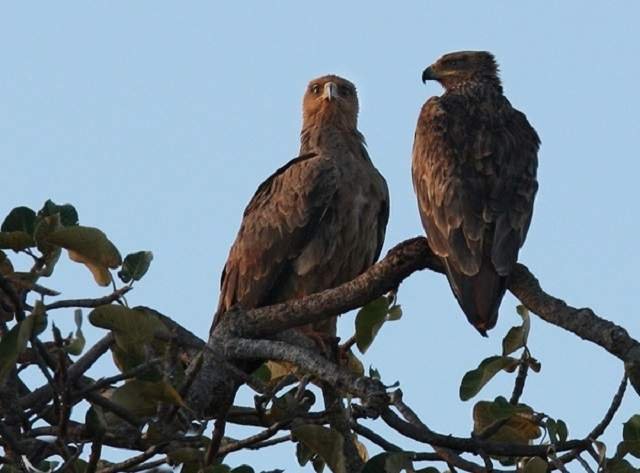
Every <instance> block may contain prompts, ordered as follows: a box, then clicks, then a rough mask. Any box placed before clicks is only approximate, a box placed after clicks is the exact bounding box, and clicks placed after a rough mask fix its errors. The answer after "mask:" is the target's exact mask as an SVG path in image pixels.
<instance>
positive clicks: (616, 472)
mask: <svg viewBox="0 0 640 473" xmlns="http://www.w3.org/2000/svg"><path fill="white" fill-rule="evenodd" d="M604 471H606V472H607V473H638V472H639V471H640V470H639V469H638V468H634V467H633V466H631V463H629V462H628V461H627V460H623V459H613V460H607V462H606V468H605V470H604Z"/></svg>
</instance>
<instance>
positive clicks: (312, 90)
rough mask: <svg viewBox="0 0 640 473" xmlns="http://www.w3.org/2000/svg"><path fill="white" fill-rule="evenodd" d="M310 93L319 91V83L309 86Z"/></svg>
mask: <svg viewBox="0 0 640 473" xmlns="http://www.w3.org/2000/svg"><path fill="white" fill-rule="evenodd" d="M311 93H312V94H316V95H317V94H319V93H320V85H319V84H313V85H312V86H311Z"/></svg>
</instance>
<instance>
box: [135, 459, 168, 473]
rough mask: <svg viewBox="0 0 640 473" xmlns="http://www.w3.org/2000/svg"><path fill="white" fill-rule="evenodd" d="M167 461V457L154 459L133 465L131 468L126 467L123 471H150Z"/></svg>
mask: <svg viewBox="0 0 640 473" xmlns="http://www.w3.org/2000/svg"><path fill="white" fill-rule="evenodd" d="M165 463H167V457H164V458H161V459H159V460H154V461H151V462H146V463H143V464H141V465H138V466H134V467H132V468H127V469H126V470H125V471H128V472H134V471H150V470H153V469H154V468H157V467H159V466H162V465H164V464H165Z"/></svg>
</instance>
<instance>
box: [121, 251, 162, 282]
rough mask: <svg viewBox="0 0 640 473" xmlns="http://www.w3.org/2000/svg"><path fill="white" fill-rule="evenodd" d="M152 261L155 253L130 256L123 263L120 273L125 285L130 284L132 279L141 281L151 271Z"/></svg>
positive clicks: (142, 252) (146, 252) (140, 253)
mask: <svg viewBox="0 0 640 473" xmlns="http://www.w3.org/2000/svg"><path fill="white" fill-rule="evenodd" d="M151 260H153V253H152V252H150V251H138V252H137V253H131V254H128V255H127V256H126V257H125V259H124V262H123V263H122V269H121V270H120V271H119V272H118V277H119V278H120V279H121V280H122V282H124V283H128V282H129V281H131V280H132V279H133V280H134V281H139V280H140V279H142V276H144V275H145V274H146V273H147V271H148V270H149V265H151Z"/></svg>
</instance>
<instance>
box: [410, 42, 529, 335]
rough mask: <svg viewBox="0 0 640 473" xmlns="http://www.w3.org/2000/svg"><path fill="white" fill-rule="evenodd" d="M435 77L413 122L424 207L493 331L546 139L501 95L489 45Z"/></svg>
mask: <svg viewBox="0 0 640 473" xmlns="http://www.w3.org/2000/svg"><path fill="white" fill-rule="evenodd" d="M427 80H435V81H438V82H439V83H440V84H441V85H442V86H443V87H444V93H443V94H442V95H441V96H439V97H431V98H430V99H428V100H427V101H426V103H425V104H424V105H423V106H422V109H421V111H420V115H419V117H418V124H417V127H416V132H415V138H414V144H413V156H412V165H411V168H412V177H413V185H414V189H415V192H416V196H417V199H418V208H419V212H420V217H421V220H422V225H423V226H424V229H425V231H426V233H427V240H428V242H429V246H430V247H431V249H432V250H433V252H434V253H435V254H436V255H438V256H439V257H440V258H441V260H442V262H443V265H444V268H445V272H446V275H447V279H448V281H449V285H450V286H451V289H452V291H453V293H454V295H455V297H456V299H457V300H458V303H459V304H460V307H461V308H462V310H463V311H464V313H465V315H466V317H467V319H468V320H469V322H470V323H471V324H472V325H473V326H474V327H475V328H476V329H477V330H478V331H479V332H480V333H481V334H482V335H483V336H486V332H487V330H489V329H491V328H493V327H494V326H495V324H496V321H497V318H498V308H499V306H500V302H501V301H502V298H503V296H504V293H505V290H506V287H507V283H508V279H509V275H510V273H511V272H512V271H513V268H514V266H515V264H516V262H517V260H518V251H519V250H520V248H521V247H522V245H523V243H524V240H525V238H526V236H527V232H528V230H529V225H530V223H531V216H532V213H533V201H534V198H535V195H536V191H537V189H538V182H537V179H536V170H537V167H538V148H539V146H540V139H539V138H538V134H537V133H536V131H535V130H534V129H533V127H532V126H531V125H530V124H529V121H528V120H527V117H526V116H525V115H524V114H523V113H522V112H520V111H518V110H516V109H515V108H513V107H512V106H511V103H509V100H507V98H506V97H505V96H504V95H503V92H502V84H501V81H500V78H499V76H498V65H497V63H496V61H495V58H494V56H493V55H492V54H491V53H489V52H486V51H460V52H453V53H449V54H445V55H444V56H442V57H441V58H440V59H438V60H437V61H436V62H435V63H434V64H432V65H431V66H429V67H427V68H426V69H425V70H424V72H423V73H422V81H423V82H426V81H427Z"/></svg>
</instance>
